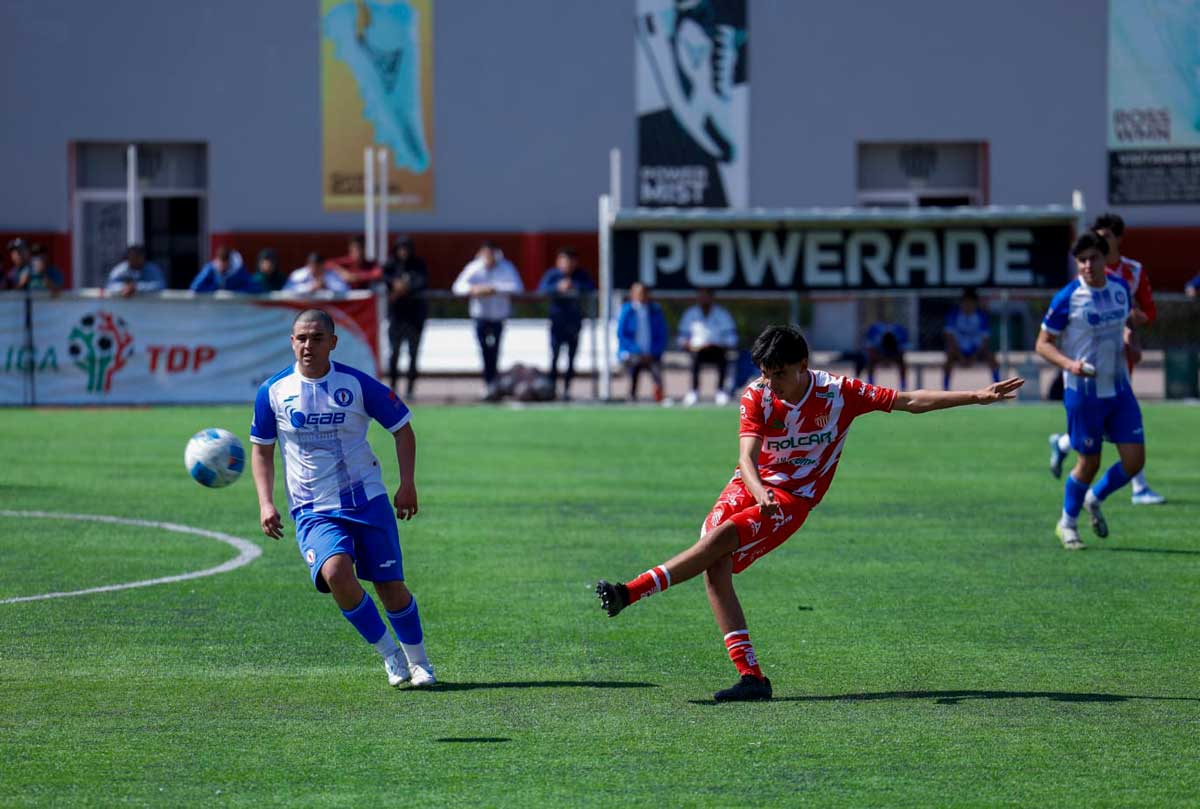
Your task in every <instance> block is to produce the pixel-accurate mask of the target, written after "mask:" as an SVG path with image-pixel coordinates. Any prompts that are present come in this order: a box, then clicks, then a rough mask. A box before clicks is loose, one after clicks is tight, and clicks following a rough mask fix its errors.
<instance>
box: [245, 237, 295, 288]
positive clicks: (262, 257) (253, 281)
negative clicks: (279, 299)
mask: <svg viewBox="0 0 1200 809" xmlns="http://www.w3.org/2000/svg"><path fill="white" fill-rule="evenodd" d="M255 266H256V267H257V268H258V269H256V270H255V272H254V274H253V275H251V276H250V291H251V292H255V293H258V294H263V293H266V292H278V291H279V290H281V289H283V285H284V284H286V283H287V280H288V276H287V273H285V272H283V271H282V270H280V269H279V254H278V253H277V252H275V250H274V248H271V247H268V248H266V249H263V250H260V251H258V260H257V262H256V264H255Z"/></svg>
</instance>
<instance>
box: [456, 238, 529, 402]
mask: <svg viewBox="0 0 1200 809" xmlns="http://www.w3.org/2000/svg"><path fill="white" fill-rule="evenodd" d="M450 289H451V291H452V292H453V293H454V294H455V295H460V296H464V297H469V298H470V299H471V303H470V307H469V311H470V313H471V317H472V319H474V321H475V337H476V339H478V340H479V353H480V354H482V355H483V382H484V384H485V385H486V386H487V393H486V394H485V395H484V398H485V399H487V400H489V401H490V400H493V399H495V398H497V391H496V379H497V377H499V375H500V371H499V364H500V338H501V336H502V335H503V334H504V321H505V320H507V319H508V316H509V315H510V314H512V299H511V296H512V295H516V294H519V293H521V292H523V291H524V290H525V286H524V284H522V283H521V276H520V275H518V274H517V269H516V267H514V266H513V265H512V262H510V261H509V260H508V259H506V258H505V257H504V254H503V253H501V252H500V250H499V248H497V247H496V245H495V244H493V243H492V242H484V243H483V244H482V245H481V246H480V248H479V252H478V253H476V254H475V258H474V259H473V260H472V261H471V262H469V263H468V264H467V266H465V267H463V271H462V272H461V273H459V275H458V278H457V279H455V281H454V285H453V286H452V287H451V288H450Z"/></svg>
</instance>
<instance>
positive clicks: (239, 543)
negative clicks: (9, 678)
mask: <svg viewBox="0 0 1200 809" xmlns="http://www.w3.org/2000/svg"><path fill="white" fill-rule="evenodd" d="M0 517H18V518H32V519H48V520H79V521H81V522H105V523H111V524H113V525H133V526H137V527H138V528H160V529H162V530H164V531H173V532H175V533H177V534H194V535H195V536H200V537H208V538H209V539H215V540H217V541H218V542H224V543H225V544H226V545H229V546H231V547H232V548H234V549H235V550H236V551H237V552H238V555H237V556H236V557H235V558H233V559H230V560H229V561H228V562H222V563H221V564H219V565H217V566H216V567H210V568H205V569H204V570H196V571H193V572H191V573H180V574H178V575H176V576H163V577H161V578H158V579H144V580H142V581H131V582H125V583H124V584H106V585H104V586H103V587H89V588H87V589H86V590H71V591H69V592H64V593H42V594H41V595H36V596H18V597H16V598H0V604H16V603H18V602H21V601H45V600H46V599H49V598H69V597H71V596H85V595H91V594H92V593H112V592H115V591H117V590H132V589H133V588H135V587H152V586H154V585H156V584H171V583H172V582H177V581H188V580H189V579H199V578H203V577H204V576H215V575H217V574H218V573H228V572H229V571H231V570H237V569H238V568H239V567H244V566H246V565H248V564H250V563H251V562H253V561H254V560H255V559H257V558H258V557H259V556H261V555H262V548H260V547H258V546H257V545H255V544H254V543H253V542H250V541H248V540H245V539H241V538H240V537H235V536H230V535H229V534H222V533H220V532H219V531H206V530H205V529H203V528H192V527H191V526H189V525H179V524H178V523H173V522H156V521H153V520H133V519H127V518H125V517H109V516H107V515H105V514H59V513H57V512H53V511H8V510H5V509H0Z"/></svg>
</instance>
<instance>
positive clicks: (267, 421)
mask: <svg viewBox="0 0 1200 809" xmlns="http://www.w3.org/2000/svg"><path fill="white" fill-rule="evenodd" d="M277 434H278V430H277V429H276V426H275V409H274V408H273V407H271V389H270V388H269V387H267V386H266V385H260V386H259V388H258V395H256V396H255V397H254V421H252V422H250V443H252V444H274V443H275V438H276V436H277Z"/></svg>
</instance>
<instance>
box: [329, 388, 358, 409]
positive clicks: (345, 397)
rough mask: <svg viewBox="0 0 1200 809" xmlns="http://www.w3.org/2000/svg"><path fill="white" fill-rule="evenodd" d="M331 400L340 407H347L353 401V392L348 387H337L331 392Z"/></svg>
mask: <svg viewBox="0 0 1200 809" xmlns="http://www.w3.org/2000/svg"><path fill="white" fill-rule="evenodd" d="M333 400H334V401H335V402H337V403H338V404H339V405H341V406H342V407H349V406H350V404H351V403H352V402H353V401H354V394H353V393H351V392H350V389H349V388H338V389H337V390H335V391H334V392H333Z"/></svg>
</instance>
